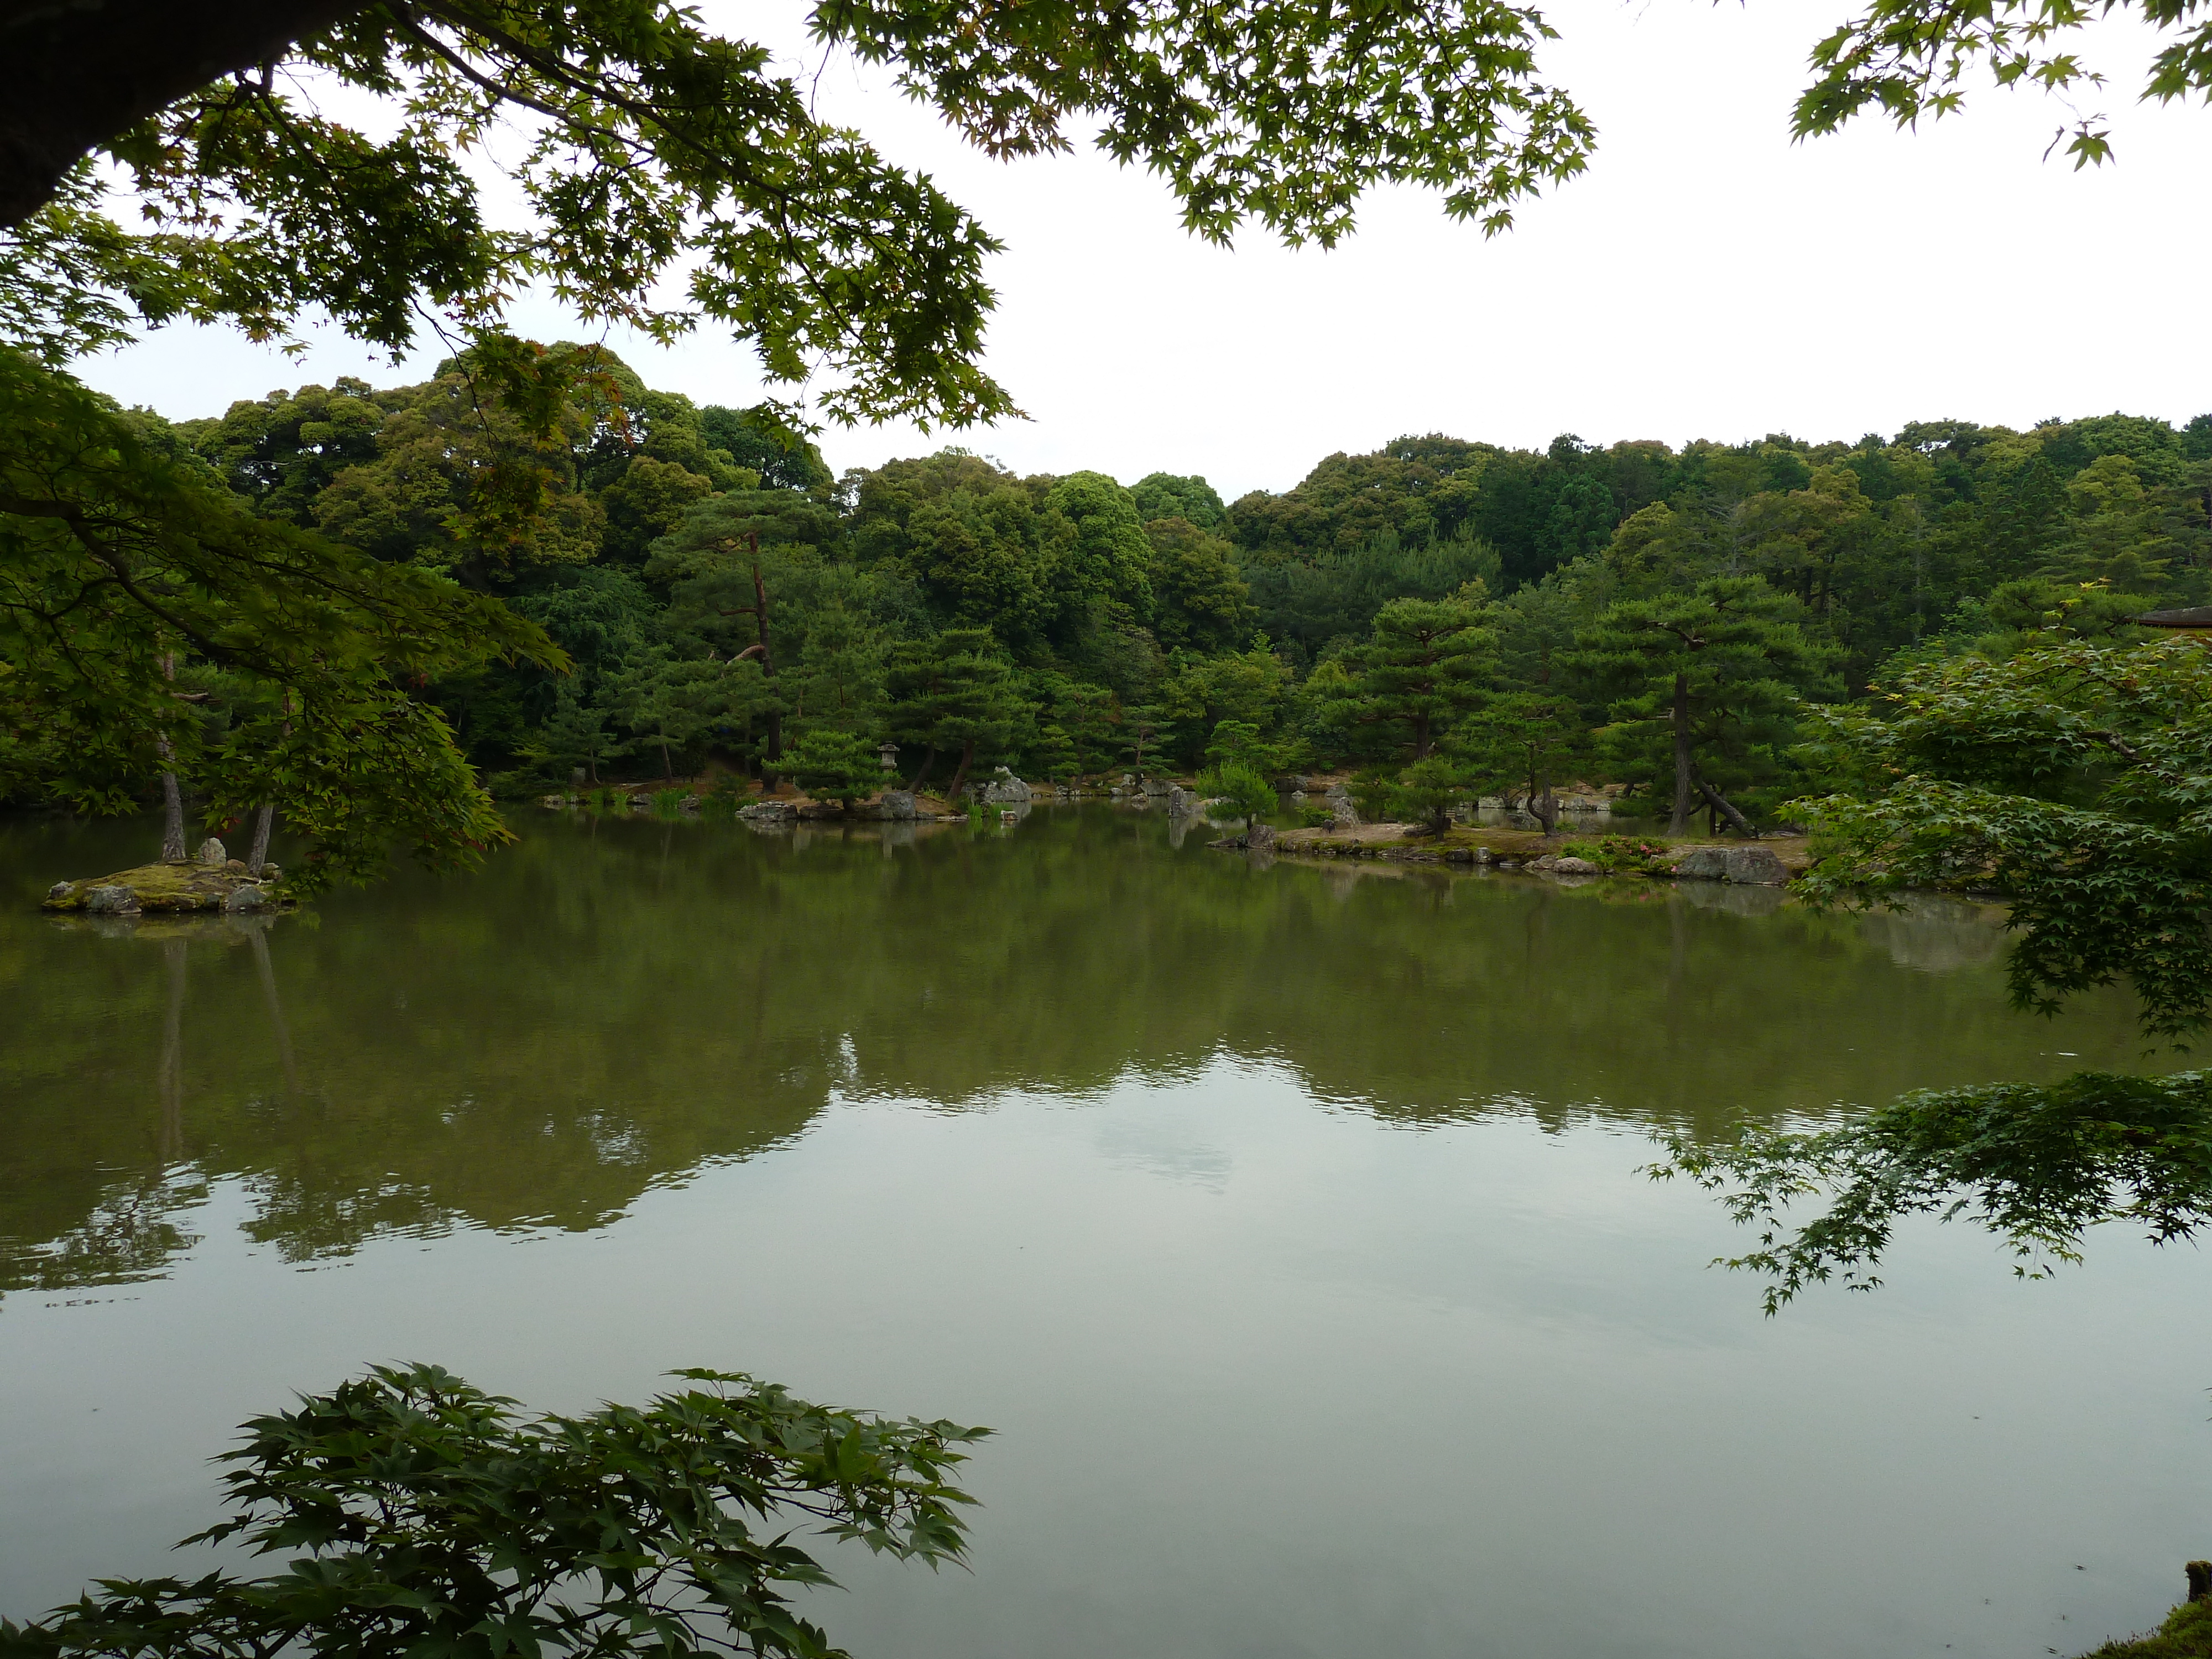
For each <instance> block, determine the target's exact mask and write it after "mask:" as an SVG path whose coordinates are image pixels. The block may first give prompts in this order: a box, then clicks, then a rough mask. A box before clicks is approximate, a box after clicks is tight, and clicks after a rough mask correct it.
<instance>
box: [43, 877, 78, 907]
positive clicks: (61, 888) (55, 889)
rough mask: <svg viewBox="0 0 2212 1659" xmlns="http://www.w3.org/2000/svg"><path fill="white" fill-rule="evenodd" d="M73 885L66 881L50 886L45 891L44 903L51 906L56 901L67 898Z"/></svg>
mask: <svg viewBox="0 0 2212 1659" xmlns="http://www.w3.org/2000/svg"><path fill="white" fill-rule="evenodd" d="M73 885H74V884H72V883H70V882H66V881H58V882H56V883H55V884H53V885H52V886H51V887H49V888H47V889H46V902H47V903H49V904H52V902H54V901H55V900H57V899H65V898H67V897H68V896H70V889H71V887H72V886H73Z"/></svg>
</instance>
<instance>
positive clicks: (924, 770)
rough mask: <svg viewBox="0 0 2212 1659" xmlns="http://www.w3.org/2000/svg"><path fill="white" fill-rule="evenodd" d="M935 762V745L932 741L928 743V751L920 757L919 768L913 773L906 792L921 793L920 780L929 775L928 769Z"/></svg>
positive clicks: (911, 793)
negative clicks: (912, 779)
mask: <svg viewBox="0 0 2212 1659" xmlns="http://www.w3.org/2000/svg"><path fill="white" fill-rule="evenodd" d="M936 764H937V745H936V744H930V745H929V752H928V753H927V754H926V755H924V756H923V757H921V770H920V771H919V772H917V773H915V775H914V781H913V782H912V783H909V784H908V785H907V787H906V789H907V793H908V794H910V795H916V794H920V793H921V785H922V780H923V779H925V778H927V776H928V775H929V769H930V768H931V767H933V766H934V765H936Z"/></svg>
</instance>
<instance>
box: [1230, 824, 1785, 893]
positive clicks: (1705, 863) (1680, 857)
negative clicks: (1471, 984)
mask: <svg viewBox="0 0 2212 1659" xmlns="http://www.w3.org/2000/svg"><path fill="white" fill-rule="evenodd" d="M1569 848H1583V849H1586V850H1593V851H1596V852H1598V853H1599V854H1600V856H1599V857H1598V858H1596V859H1591V858H1589V857H1583V856H1579V855H1577V854H1575V853H1571V852H1570V851H1569V850H1568V849H1569ZM1274 850H1275V851H1276V852H1277V853H1278V854H1282V855H1284V856H1286V857H1305V858H1324V859H1328V858H1371V859H1388V860H1393V861H1395V862H1398V863H1404V864H1463V865H1476V866H1487V867H1490V868H1494V869H1501V870H1532V871H1535V872H1539V873H1541V874H1547V875H1559V876H1607V875H1632V876H1658V877H1662V878H1680V879H1686V880H1693V881H1696V880H1703V881H1726V882H1734V883H1737V884H1747V885H1756V886H1771V887H1778V886H1783V885H1785V884H1788V883H1789V882H1790V881H1792V880H1795V879H1796V878H1797V877H1798V876H1800V875H1802V873H1803V872H1805V870H1806V869H1807V868H1808V866H1810V865H1811V863H1812V861H1813V857H1812V853H1811V851H1810V848H1809V847H1808V843H1807V842H1806V839H1805V837H1804V836H1775V837H1771V838H1762V839H1760V840H1759V841H1757V842H1741V841H1680V842H1662V841H1658V840H1656V839H1641V840H1639V839H1636V838H1632V837H1624V836H1606V837H1598V836H1592V835H1589V834H1588V833H1587V832H1585V833H1583V834H1579V835H1578V834H1575V833H1572V832H1560V833H1557V834H1553V835H1550V836H1547V835H1545V834H1543V833H1542V832H1541V830H1534V829H1488V828H1483V827H1471V826H1466V825H1458V824H1455V825H1454V826H1453V827H1452V828H1450V829H1447V830H1445V831H1444V832H1443V834H1442V835H1436V834H1433V833H1431V831H1429V830H1428V829H1425V828H1424V827H1422V826H1420V825H1418V824H1407V823H1363V824H1359V825H1357V826H1349V827H1347V826H1339V825H1330V826H1325V827H1322V828H1320V829H1285V830H1282V831H1279V832H1278V833H1277V834H1276V836H1275V838H1274Z"/></svg>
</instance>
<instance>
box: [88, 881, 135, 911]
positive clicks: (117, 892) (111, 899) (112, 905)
mask: <svg viewBox="0 0 2212 1659" xmlns="http://www.w3.org/2000/svg"><path fill="white" fill-rule="evenodd" d="M84 908H85V910H86V912H87V913H88V915H95V916H135V915H137V914H138V895H137V893H135V892H133V891H132V890H131V889H130V888H128V887H124V886H121V885H109V886H106V887H95V888H94V889H93V890H91V891H90V892H88V893H87V894H86V895H85V896H84Z"/></svg>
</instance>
